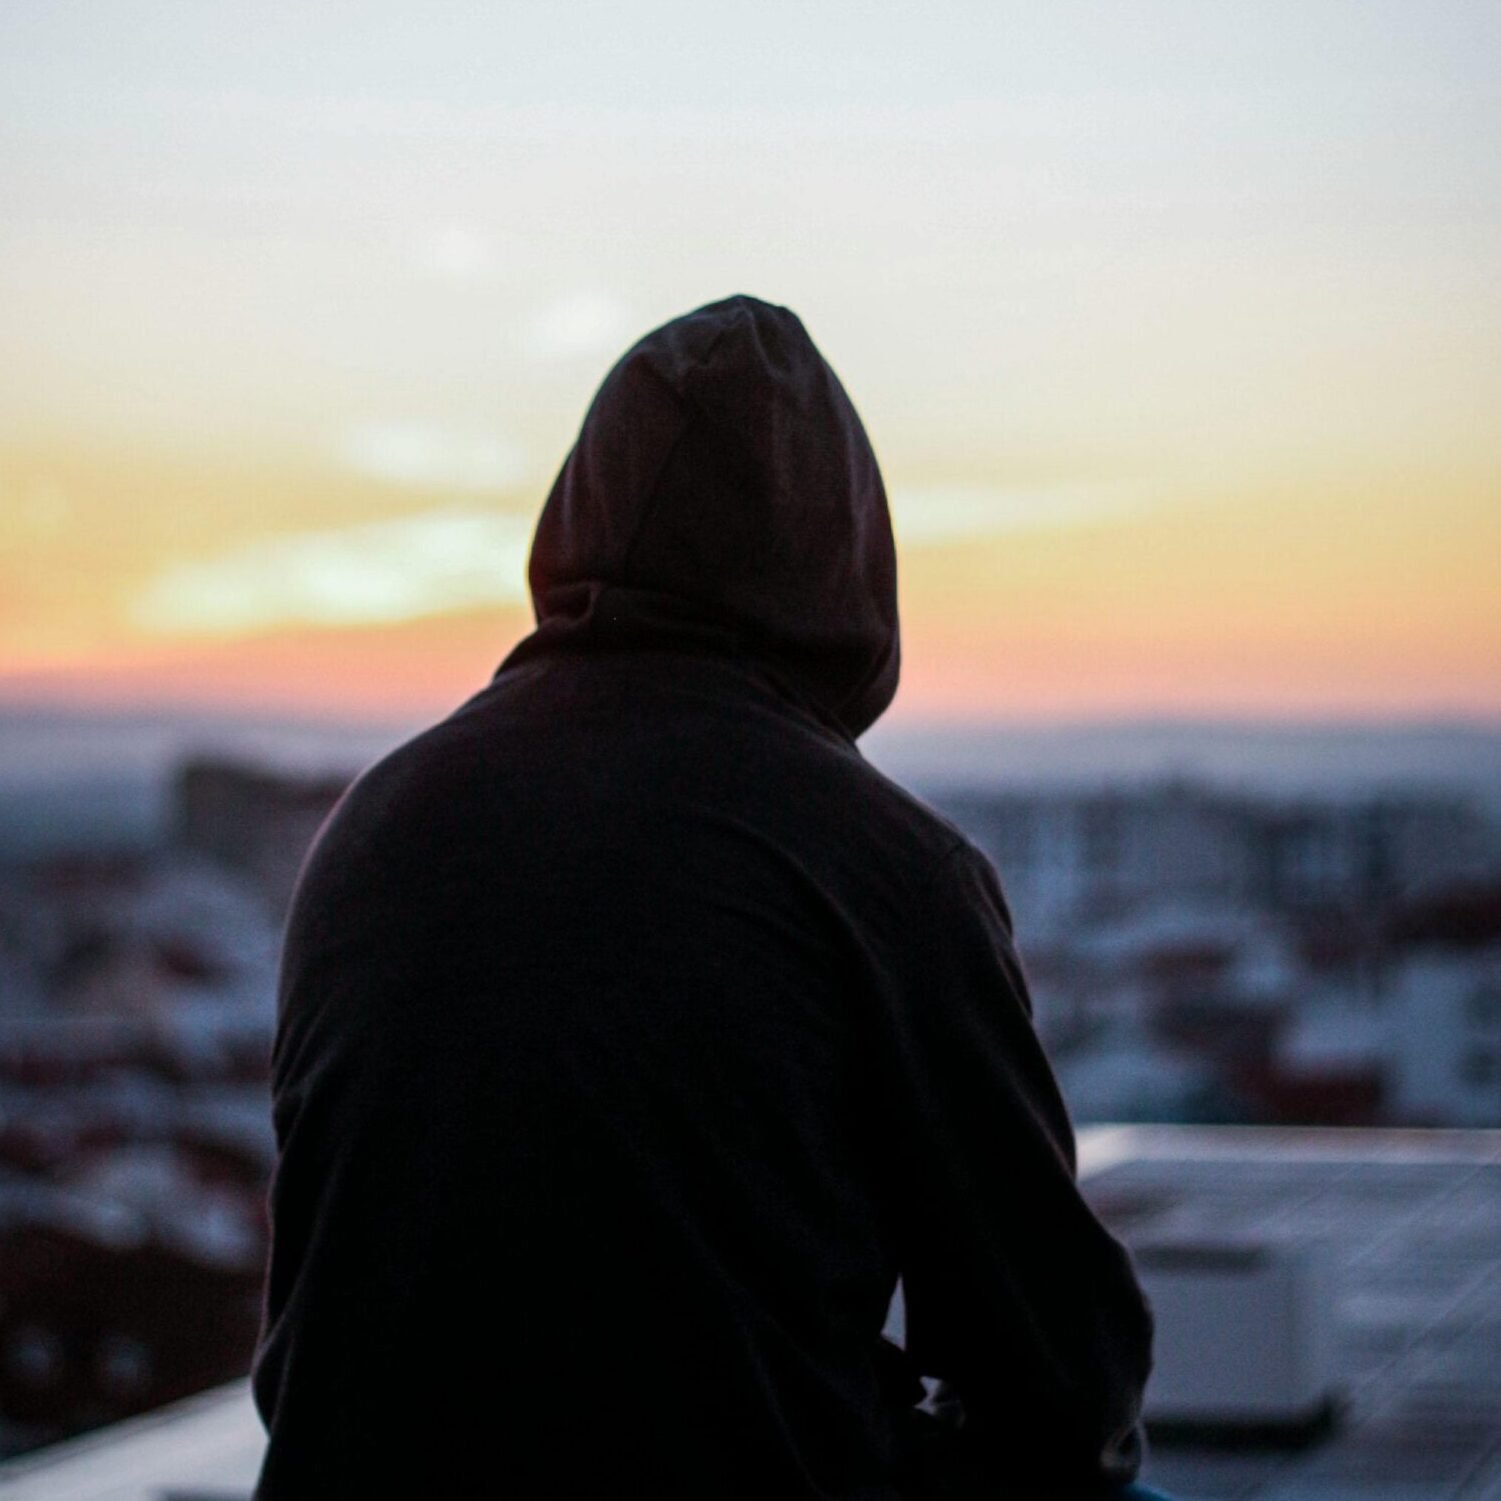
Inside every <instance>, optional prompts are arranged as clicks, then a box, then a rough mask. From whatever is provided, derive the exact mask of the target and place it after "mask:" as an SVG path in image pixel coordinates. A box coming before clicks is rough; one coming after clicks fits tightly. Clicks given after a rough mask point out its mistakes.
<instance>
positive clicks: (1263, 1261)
mask: <svg viewBox="0 0 1501 1501" xmlns="http://www.w3.org/2000/svg"><path fill="white" fill-rule="evenodd" d="M1135 1259H1136V1267H1137V1271H1138V1274H1139V1275H1140V1278H1141V1284H1142V1287H1143V1288H1144V1289H1145V1291H1146V1294H1147V1296H1148V1298H1150V1300H1151V1303H1152V1311H1153V1313H1154V1315H1155V1317H1156V1321H1157V1336H1156V1343H1155V1350H1156V1362H1155V1365H1154V1367H1153V1372H1152V1378H1151V1381H1150V1382H1149V1384H1148V1386H1147V1392H1146V1410H1145V1411H1146V1418H1147V1421H1148V1423H1150V1424H1153V1425H1159V1426H1184V1427H1205V1428H1225V1429H1228V1430H1259V1431H1263V1432H1266V1433H1268V1434H1270V1433H1272V1432H1274V1431H1277V1430H1282V1431H1285V1432H1286V1433H1287V1435H1288V1436H1295V1435H1297V1434H1300V1433H1311V1432H1316V1431H1318V1430H1319V1429H1321V1428H1323V1427H1324V1426H1326V1425H1327V1424H1328V1422H1329V1420H1330V1419H1331V1418H1332V1417H1333V1414H1334V1405H1335V1395H1336V1393H1335V1376H1334V1319H1333V1308H1332V1298H1331V1295H1330V1294H1331V1290H1330V1287H1329V1276H1328V1270H1327V1257H1326V1256H1325V1254H1324V1253H1323V1250H1322V1248H1321V1247H1320V1246H1319V1245H1318V1244H1317V1243H1309V1242H1304V1243H1300V1244H1297V1245H1277V1244H1257V1243H1253V1242H1246V1241H1238V1242H1235V1241H1214V1240H1207V1239H1201V1240H1176V1241H1158V1242H1147V1243H1145V1244H1139V1245H1138V1246H1136V1248H1135Z"/></svg>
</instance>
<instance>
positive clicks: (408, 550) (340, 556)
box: [130, 510, 532, 635]
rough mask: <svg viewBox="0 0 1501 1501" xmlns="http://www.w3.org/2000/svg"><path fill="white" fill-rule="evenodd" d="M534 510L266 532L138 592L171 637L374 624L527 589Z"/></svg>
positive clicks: (135, 609) (138, 617) (496, 600)
mask: <svg viewBox="0 0 1501 1501" xmlns="http://www.w3.org/2000/svg"><path fill="white" fill-rule="evenodd" d="M531 533H532V520H531V518H530V517H525V516H516V515H507V514H499V515H496V514H490V513H485V512H478V511H465V510H443V511H430V512H426V513H423V514H421V515H417V516H407V517H402V518H400V519H398V520H395V521H376V522H365V523H361V524H360V525H357V526H350V527H343V528H339V529H336V530H331V531H318V532H295V533H291V534H287V535H282V536H276V537H266V538H262V539H260V540H258V541H256V542H252V543H250V544H248V545H247V546H244V547H240V548H237V549H235V550H234V551H232V552H226V553H222V554H220V555H219V556H217V557H211V558H203V559H199V560H196V561H194V562H190V563H183V564H179V565H178V566H177V567H174V568H169V569H167V570H166V571H165V572H163V573H161V574H159V575H158V576H157V577H156V578H155V579H153V580H152V581H151V582H150V583H149V584H148V585H147V587H146V588H145V590H144V591H143V592H142V593H141V594H140V595H139V596H138V597H137V598H136V599H135V600H134V601H133V603H132V606H131V611H130V613H131V616H132V618H133V619H134V621H135V622H136V624H137V625H139V626H141V627H143V628H144V629H146V630H149V631H153V632H157V633H160V634H165V635H183V634H191V635H240V634H245V633H249V632H252V631H259V630H266V629H270V628H274V627H277V626H287V625H323V626H335V625H373V624H380V623H385V622H392V621H400V620H411V619H415V618H417V617H419V616H423V615H437V614H442V613H444V612H446V611H450V610H461V609H472V608H478V607H483V606H493V605H509V604H515V603H517V602H519V601H521V600H524V599H525V598H526V557H527V550H528V547H529V546H530V543H531Z"/></svg>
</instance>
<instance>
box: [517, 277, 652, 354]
mask: <svg viewBox="0 0 1501 1501" xmlns="http://www.w3.org/2000/svg"><path fill="white" fill-rule="evenodd" d="M632 328H633V318H632V313H631V309H630V308H629V307H627V306H626V304H625V303H624V302H622V301H621V300H620V299H619V298H618V297H612V296H611V295H610V294H609V293H607V292H573V293H570V294H569V295H568V296H566V297H560V298H558V299H557V300H556V301H555V302H551V303H549V304H548V305H547V306H546V307H544V308H542V309H541V311H540V312H538V313H537V315H536V316H535V317H534V318H533V319H532V321H531V323H530V324H529V325H528V327H527V330H526V335H525V338H524V339H523V344H524V347H525V349H526V352H527V353H528V354H530V355H532V356H534V357H535V358H537V359H542V360H567V359H574V358H576V357H578V356H581V355H591V356H592V355H603V354H617V353H619V352H620V351H621V348H622V346H623V345H624V343H625V341H626V338H627V337H628V335H629V334H630V333H631V331H632Z"/></svg>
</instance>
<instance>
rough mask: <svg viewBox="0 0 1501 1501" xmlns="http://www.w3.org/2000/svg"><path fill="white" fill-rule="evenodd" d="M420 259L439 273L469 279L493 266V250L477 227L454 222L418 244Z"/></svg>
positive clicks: (454, 277) (421, 262) (439, 274)
mask: <svg viewBox="0 0 1501 1501" xmlns="http://www.w3.org/2000/svg"><path fill="white" fill-rule="evenodd" d="M417 259H418V262H419V264H420V265H421V266H422V268H423V269H424V270H425V271H429V272H431V273H433V275H435V276H444V277H451V278H453V279H454V280H456V281H467V280H469V279H470V278H472V277H476V276H480V275H482V274H483V273H484V272H485V271H486V270H488V269H489V266H490V262H491V254H490V246H489V244H488V243H487V242H486V241H485V240H483V239H482V238H481V237H480V236H479V235H477V234H475V233H474V231H473V230H469V229H463V228H461V227H460V226H459V225H456V224H452V225H449V226H448V227H447V228H446V229H440V230H438V231H437V232H436V233H434V234H431V235H429V236H428V237H427V238H426V239H425V240H424V241H423V242H422V244H421V245H420V247H419V248H418V254H417Z"/></svg>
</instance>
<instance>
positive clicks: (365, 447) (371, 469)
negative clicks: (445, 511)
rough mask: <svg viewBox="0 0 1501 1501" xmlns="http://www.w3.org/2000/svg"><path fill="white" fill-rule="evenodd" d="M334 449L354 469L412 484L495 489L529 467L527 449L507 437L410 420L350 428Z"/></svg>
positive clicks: (506, 485) (417, 486)
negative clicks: (455, 429)
mask: <svg viewBox="0 0 1501 1501" xmlns="http://www.w3.org/2000/svg"><path fill="white" fill-rule="evenodd" d="M338 454H339V458H340V460H341V461H342V462H343V463H344V464H345V465H346V466H347V467H348V468H350V469H353V470H355V471H356V473H359V474H365V475H369V476H370V477H371V478H372V479H378V480H385V481H386V482H388V483H390V484H397V485H408V486H411V487H412V488H414V489H436V490H460V491H467V492H471V493H481V492H487V491H488V492H495V491H500V490H508V489H511V488H512V487H514V486H516V485H519V484H520V483H522V481H524V480H525V479H526V478H527V477H528V475H529V474H530V472H531V471H530V462H529V460H528V457H527V453H526V450H525V449H524V448H522V447H521V445H520V444H519V443H515V442H513V441H512V440H511V439H509V438H507V437H504V436H501V435H496V434H489V433H486V434H467V433H454V432H449V431H447V430H445V429H443V428H436V427H424V426H422V425H421V424H418V423H410V422H385V423H370V424H366V425H364V426H362V427H356V428H353V429H351V430H350V431H349V432H347V433H345V434H344V435H343V437H342V438H341V439H340V440H339V443H338Z"/></svg>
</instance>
